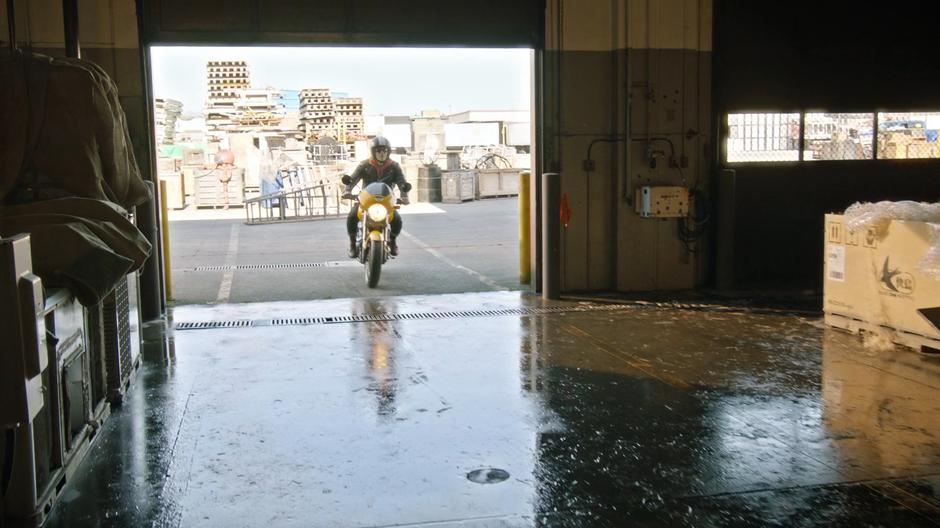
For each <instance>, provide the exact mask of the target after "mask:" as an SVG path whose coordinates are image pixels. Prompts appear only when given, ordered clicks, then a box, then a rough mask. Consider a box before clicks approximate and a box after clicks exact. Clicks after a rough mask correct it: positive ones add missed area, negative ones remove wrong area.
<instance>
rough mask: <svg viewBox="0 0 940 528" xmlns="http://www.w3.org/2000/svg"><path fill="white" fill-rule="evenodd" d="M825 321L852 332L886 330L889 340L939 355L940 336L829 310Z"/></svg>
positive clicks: (918, 350)
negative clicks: (919, 332)
mask: <svg viewBox="0 0 940 528" xmlns="http://www.w3.org/2000/svg"><path fill="white" fill-rule="evenodd" d="M825 321H826V324H827V325H828V326H831V327H833V328H838V329H840V330H845V331H847V332H850V333H853V334H861V333H884V332H885V331H887V332H888V333H890V335H891V341H892V342H893V343H895V344H896V345H901V346H903V347H905V348H910V349H912V350H914V351H915V352H920V353H921V354H925V355H930V356H938V355H940V337H935V336H926V335H923V334H917V333H914V332H908V331H906V330H901V329H898V328H894V327H892V326H889V325H886V324H879V323H872V322H870V321H865V320H862V319H857V318H855V317H849V316H845V315H841V314H836V313H829V312H827V313H826V314H825Z"/></svg>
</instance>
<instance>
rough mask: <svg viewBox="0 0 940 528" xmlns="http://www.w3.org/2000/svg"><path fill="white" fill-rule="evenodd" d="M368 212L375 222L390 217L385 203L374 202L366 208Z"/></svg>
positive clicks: (370, 218)
mask: <svg viewBox="0 0 940 528" xmlns="http://www.w3.org/2000/svg"><path fill="white" fill-rule="evenodd" d="M366 213H368V215H369V220H372V221H373V222H384V221H385V219H386V218H388V210H387V209H385V206H384V205H381V204H372V205H370V206H369V208H368V209H366Z"/></svg>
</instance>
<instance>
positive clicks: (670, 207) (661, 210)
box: [634, 185, 689, 218]
mask: <svg viewBox="0 0 940 528" xmlns="http://www.w3.org/2000/svg"><path fill="white" fill-rule="evenodd" d="M634 203H635V204H636V212H637V214H639V215H640V216H642V217H646V218H680V217H683V216H688V214H689V189H688V188H686V187H666V186H651V185H646V186H643V187H640V188H638V189H637V190H636V200H635V201H634Z"/></svg>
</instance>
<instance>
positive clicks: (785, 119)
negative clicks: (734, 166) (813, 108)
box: [726, 113, 800, 162]
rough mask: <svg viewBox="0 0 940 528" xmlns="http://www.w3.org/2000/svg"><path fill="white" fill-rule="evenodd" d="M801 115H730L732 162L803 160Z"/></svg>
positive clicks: (729, 142) (729, 138) (729, 137)
mask: <svg viewBox="0 0 940 528" xmlns="http://www.w3.org/2000/svg"><path fill="white" fill-rule="evenodd" d="M799 143H800V114H798V113H741V114H728V139H727V145H726V146H727V150H726V152H727V160H728V161H729V162H767V161H797V160H799V159H800V157H799V153H800V149H799Z"/></svg>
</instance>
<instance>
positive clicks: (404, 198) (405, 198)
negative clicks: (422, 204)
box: [398, 193, 411, 205]
mask: <svg viewBox="0 0 940 528" xmlns="http://www.w3.org/2000/svg"><path fill="white" fill-rule="evenodd" d="M398 203H400V204H402V205H408V204H410V203H411V200H409V199H408V193H401V198H399V199H398Z"/></svg>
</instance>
